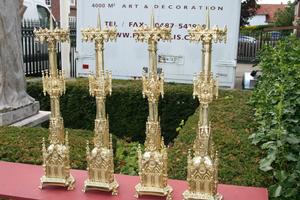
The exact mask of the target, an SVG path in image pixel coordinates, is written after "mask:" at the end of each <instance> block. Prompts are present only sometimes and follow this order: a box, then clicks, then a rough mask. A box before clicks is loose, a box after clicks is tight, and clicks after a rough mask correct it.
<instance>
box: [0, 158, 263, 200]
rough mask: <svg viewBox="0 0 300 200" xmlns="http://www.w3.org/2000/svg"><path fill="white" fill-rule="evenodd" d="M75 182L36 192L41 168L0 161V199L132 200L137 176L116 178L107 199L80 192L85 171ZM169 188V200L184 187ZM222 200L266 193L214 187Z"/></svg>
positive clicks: (177, 199) (257, 199) (177, 198)
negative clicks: (71, 186)
mask: <svg viewBox="0 0 300 200" xmlns="http://www.w3.org/2000/svg"><path fill="white" fill-rule="evenodd" d="M71 173H72V175H73V176H74V177H75V179H76V184H75V189H74V190H73V191H67V190H66V189H64V188H59V187H51V188H45V189H43V190H40V189H39V188H38V186H39V184H40V177H41V176H42V175H43V171H42V167H41V166H36V165H28V164H19V163H9V162H2V161H0V198H1V197H2V198H10V199H47V200H52V199H53V200H69V199H70V200H77V199H78V200H88V199H89V200H101V199H103V200H106V199H107V200H116V199H118V200H134V199H135V198H134V197H133V195H134V192H135V190H134V186H135V185H136V184H137V183H138V181H139V177H137V176H125V175H116V178H117V181H118V182H119V184H120V188H119V195H118V196H111V195H110V194H109V193H105V192H101V191H88V192H87V193H83V192H82V187H83V182H84V180H85V179H86V176H87V174H86V171H83V170H72V172H71ZM169 184H170V185H171V186H172V187H173V189H174V193H173V199H174V200H182V193H183V191H184V190H186V188H187V183H186V182H185V181H178V180H170V181H169ZM218 191H219V193H221V194H222V195H223V197H224V200H268V191H267V190H266V189H265V188H255V187H241V186H233V185H222V184H220V185H219V187H218ZM140 199H141V200H153V199H164V198H161V197H141V198H140Z"/></svg>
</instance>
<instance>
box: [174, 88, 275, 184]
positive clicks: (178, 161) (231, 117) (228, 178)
mask: <svg viewBox="0 0 300 200" xmlns="http://www.w3.org/2000/svg"><path fill="white" fill-rule="evenodd" d="M250 96H251V92H249V91H237V90H221V91H220V97H219V99H218V100H215V101H214V102H213V103H212V104H211V105H210V120H211V123H212V124H211V125H212V135H213V140H214V142H215V144H216V149H217V150H218V151H219V159H220V165H219V181H220V183H227V184H236V185H245V186H268V185H269V184H270V183H271V182H272V179H271V178H270V177H271V176H270V174H266V173H264V172H262V171H260V170H259V168H258V163H259V159H260V157H261V156H262V155H261V152H260V150H259V148H257V147H253V146H252V145H251V142H250V141H249V139H248V137H249V135H250V134H251V133H252V132H253V128H254V127H255V125H256V124H255V123H254V122H253V111H252V108H251V106H249V105H248V104H247V102H248V100H249V99H250ZM198 120H199V115H198V111H197V112H195V114H194V115H192V116H191V117H190V118H189V119H188V120H187V121H186V123H185V125H184V126H183V128H182V129H181V130H180V131H179V135H178V136H177V138H176V139H175V141H174V146H173V147H172V148H170V150H169V176H170V177H172V178H175V179H186V173H187V169H186V166H187V152H188V149H191V148H192V144H193V141H194V139H195V137H196V128H197V123H198ZM179 155H180V156H179Z"/></svg>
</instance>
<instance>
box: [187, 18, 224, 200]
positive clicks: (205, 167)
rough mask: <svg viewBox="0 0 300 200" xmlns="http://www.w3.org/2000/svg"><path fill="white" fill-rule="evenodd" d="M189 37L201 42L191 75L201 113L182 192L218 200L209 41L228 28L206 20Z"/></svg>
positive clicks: (214, 93) (214, 88) (218, 38)
mask: <svg viewBox="0 0 300 200" xmlns="http://www.w3.org/2000/svg"><path fill="white" fill-rule="evenodd" d="M188 32H189V37H190V41H192V42H196V43H200V42H202V65H203V68H202V72H201V73H200V74H199V75H197V76H195V78H194V93H193V95H194V97H198V99H199V102H200V117H199V122H198V129H197V137H196V140H195V142H194V146H193V155H191V152H190V151H189V155H188V167H187V170H188V173H187V181H188V190H186V191H185V192H184V193H183V197H184V199H185V200H195V199H198V200H221V199H222V196H221V195H219V194H218V193H217V185H218V154H217V152H216V151H215V150H214V147H213V146H214V145H213V142H212V139H211V132H210V130H211V127H210V123H209V120H208V106H209V104H210V103H211V102H212V101H213V99H214V97H216V98H217V97H218V85H217V82H216V80H214V79H213V74H212V72H211V53H212V41H214V42H222V41H225V42H226V34H227V28H225V29H219V28H218V27H214V28H213V29H211V28H210V21H209V16H207V24H206V25H203V26H199V25H198V26H197V27H195V28H191V29H189V30H188Z"/></svg>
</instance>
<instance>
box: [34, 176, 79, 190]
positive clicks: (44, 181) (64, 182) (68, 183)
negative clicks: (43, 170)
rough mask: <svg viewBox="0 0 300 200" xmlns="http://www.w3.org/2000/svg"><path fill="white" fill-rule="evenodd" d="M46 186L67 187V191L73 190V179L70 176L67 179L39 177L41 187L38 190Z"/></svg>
mask: <svg viewBox="0 0 300 200" xmlns="http://www.w3.org/2000/svg"><path fill="white" fill-rule="evenodd" d="M46 186H60V187H67V189H68V190H73V189H74V186H75V179H74V177H73V176H72V175H71V174H70V175H69V177H67V178H50V177H47V176H45V175H44V176H42V177H41V185H40V186H39V188H40V189H43V188H44V187H46Z"/></svg>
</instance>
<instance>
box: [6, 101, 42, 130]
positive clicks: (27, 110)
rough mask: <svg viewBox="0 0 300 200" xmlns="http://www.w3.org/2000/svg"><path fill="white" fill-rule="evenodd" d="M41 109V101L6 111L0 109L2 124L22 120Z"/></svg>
mask: <svg viewBox="0 0 300 200" xmlns="http://www.w3.org/2000/svg"><path fill="white" fill-rule="evenodd" d="M39 110H40V103H39V102H38V101H35V102H34V103H32V104H29V105H27V106H24V107H21V108H18V109H15V110H10V111H6V112H1V111H0V126H5V125H10V124H14V123H16V122H18V121H21V120H23V119H25V118H28V117H30V116H33V115H36V114H38V112H39Z"/></svg>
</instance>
